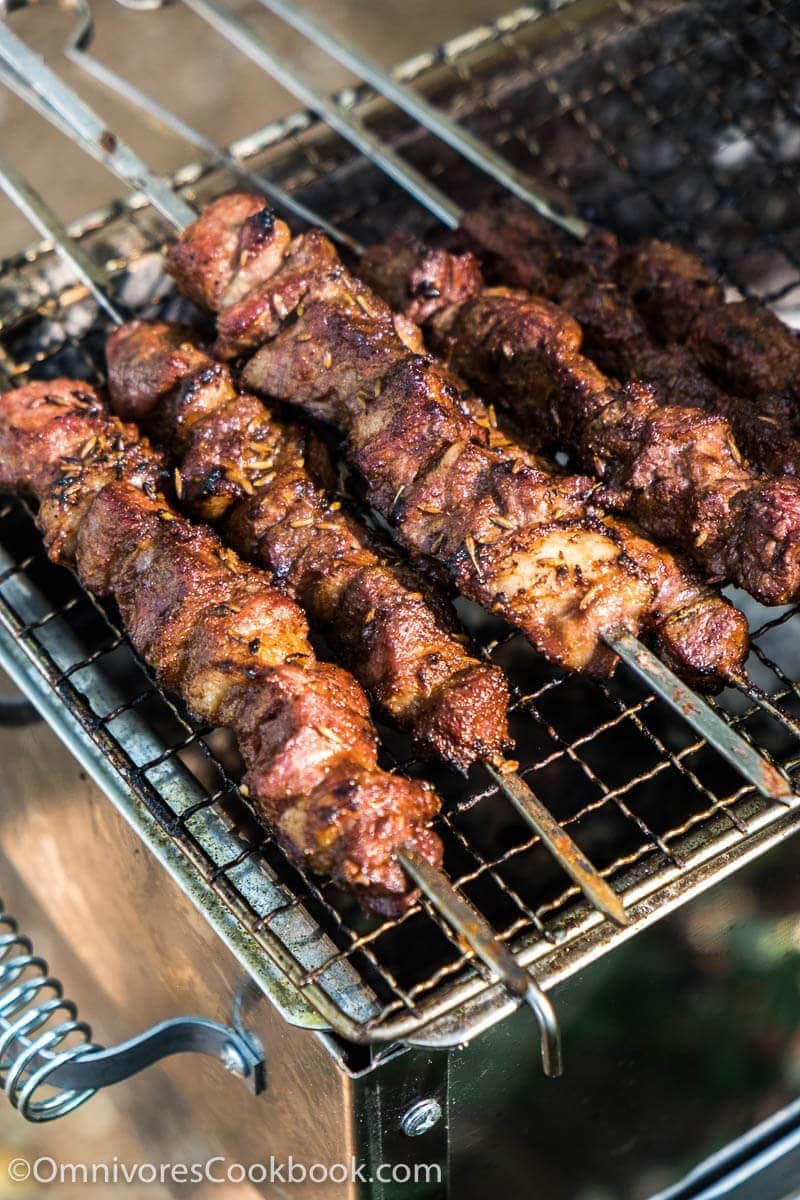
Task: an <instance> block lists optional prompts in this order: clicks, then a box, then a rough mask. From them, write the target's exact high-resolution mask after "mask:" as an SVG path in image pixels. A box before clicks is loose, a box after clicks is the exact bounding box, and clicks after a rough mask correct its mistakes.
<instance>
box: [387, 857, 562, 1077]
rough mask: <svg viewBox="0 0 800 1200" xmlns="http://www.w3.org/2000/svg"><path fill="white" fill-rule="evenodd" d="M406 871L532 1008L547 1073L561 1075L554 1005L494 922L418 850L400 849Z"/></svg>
mask: <svg viewBox="0 0 800 1200" xmlns="http://www.w3.org/2000/svg"><path fill="white" fill-rule="evenodd" d="M397 857H398V859H399V861H400V862H401V863H402V865H403V868H404V870H406V871H407V872H408V874H409V875H410V876H411V878H412V879H413V880H414V882H415V883H416V884H417V886H418V887H419V888H421V889H422V891H423V892H424V893H425V895H426V896H427V897H428V899H429V901H430V902H431V904H433V905H434V906H435V907H436V908H437V910H438V911H439V912H440V913H441V915H442V916H444V917H445V918H446V919H447V921H448V922H449V923H450V924H451V925H452V926H453V928H454V929H456V930H457V931H458V933H459V935H460V936H461V937H462V938H463V939H464V941H465V942H466V943H467V945H468V946H469V947H470V948H471V949H472V950H473V951H474V952H475V954H476V955H477V956H478V958H479V959H480V960H481V962H483V963H484V964H485V965H486V966H487V967H488V968H489V969H490V970H491V971H493V972H494V973H495V974H497V975H499V976H500V979H501V980H502V982H503V983H504V984H505V986H506V988H507V989H508V990H509V991H510V992H511V993H512V994H513V995H514V996H519V998H520V999H521V1000H524V1001H525V1002H526V1003H527V1004H529V1005H530V1007H531V1008H532V1009H533V1011H534V1013H535V1014H536V1019H537V1021H538V1022H539V1029H540V1031H541V1046H542V1068H543V1070H544V1073H545V1075H549V1076H551V1077H553V1076H557V1075H560V1074H561V1073H562V1071H563V1065H562V1061H561V1034H560V1031H559V1028H558V1019H557V1017H556V1014H555V1011H554V1009H553V1005H552V1004H551V1002H550V999H549V998H548V996H547V995H546V994H545V992H543V991H542V989H541V988H540V987H539V986H538V985H537V984H536V983H535V982H534V980H533V979H532V977H531V976H530V975H529V973H528V972H527V971H526V970H525V968H524V967H521V966H520V965H519V963H518V962H517V960H516V959H515V958H514V955H513V954H512V953H511V951H510V950H509V949H508V947H507V946H506V945H505V944H504V943H503V942H501V941H500V940H499V938H498V937H497V934H496V933H495V932H494V930H493V929H492V927H491V925H490V924H489V923H488V921H486V920H485V919H484V917H483V916H481V914H480V913H479V912H478V910H477V909H476V908H474V907H473V906H472V905H471V904H470V903H469V902H468V901H467V900H465V899H464V897H463V896H461V895H459V893H458V892H457V891H456V890H455V888H453V886H452V885H451V884H450V881H449V880H447V881H446V882H447V887H446V888H444V889H443V888H442V882H443V879H444V877H443V876H442V874H441V872H439V871H437V870H436V869H435V868H434V867H432V866H431V865H430V863H429V862H428V861H427V859H424V858H423V857H422V855H421V854H419V853H418V852H417V851H416V850H401V851H399V853H398V855H397Z"/></svg>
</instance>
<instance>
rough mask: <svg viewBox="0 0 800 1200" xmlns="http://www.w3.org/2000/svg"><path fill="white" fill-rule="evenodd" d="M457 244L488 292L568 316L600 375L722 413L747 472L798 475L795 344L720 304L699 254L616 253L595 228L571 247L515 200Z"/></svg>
mask: <svg viewBox="0 0 800 1200" xmlns="http://www.w3.org/2000/svg"><path fill="white" fill-rule="evenodd" d="M456 245H457V246H458V247H460V248H461V249H463V248H464V247H471V248H472V249H474V250H475V252H476V253H477V255H478V258H479V259H480V261H481V263H482V264H483V266H484V268H485V275H486V279H487V280H488V281H489V282H491V283H499V284H505V285H508V286H511V287H518V286H519V287H522V288H525V289H527V290H529V291H532V292H535V293H538V294H541V295H542V296H544V297H546V298H547V299H549V300H553V301H555V302H556V303H558V304H559V305H560V306H561V307H563V308H565V309H566V311H567V312H568V313H569V314H570V315H571V316H572V317H574V318H575V320H576V321H577V322H578V323H579V324H580V326H581V329H582V330H583V352H584V354H585V355H586V356H587V357H589V358H591V359H592V360H593V361H594V362H596V363H597V365H598V366H599V367H600V368H601V369H602V370H603V371H605V372H606V373H607V374H609V375H612V376H614V377H615V378H617V379H619V380H621V381H623V382H627V381H632V380H638V381H639V382H642V383H648V384H650V385H652V386H653V388H654V389H655V394H656V396H657V398H658V399H659V400H661V401H662V402H664V403H668V404H685V405H688V406H689V407H692V408H702V409H703V410H704V411H706V412H716V413H719V414H720V415H721V416H723V417H725V419H726V420H727V421H729V422H730V425H731V428H732V430H733V432H734V436H735V438H736V441H737V443H738V445H739V447H740V449H741V450H742V451H743V452H744V454H745V455H746V456H747V457H748V458H749V459H750V460H751V461H752V462H753V463H754V464H755V465H757V466H759V467H761V468H762V469H763V470H765V471H768V472H770V473H771V474H774V475H782V474H789V475H796V476H800V438H798V436H797V421H798V407H797V406H798V401H799V400H800V384H798V382H797V381H798V378H800V372H799V370H798V369H799V368H800V341H799V340H798V337H797V334H796V333H794V332H793V331H792V330H790V329H788V328H787V327H786V326H785V325H784V324H783V322H782V321H780V320H779V319H778V318H777V317H776V316H775V314H774V313H772V312H771V311H770V310H769V309H768V308H766V306H764V305H759V304H756V303H754V302H753V301H747V302H746V303H733V304H726V303H725V301H724V297H723V293H722V289H721V287H720V285H719V282H718V281H717V280H716V278H715V277H714V275H713V273H712V272H710V271H709V269H708V268H707V267H706V266H705V264H703V263H702V262H701V261H700V260H699V259H698V258H697V257H696V256H694V255H692V254H689V253H688V252H686V251H684V250H680V249H679V248H677V247H676V246H671V245H669V244H668V243H666V242H658V241H645V242H640V243H638V244H636V245H634V246H631V247H621V246H619V244H618V243H617V241H616V239H615V238H614V236H613V234H610V233H608V232H607V231H603V230H592V231H591V233H590V234H589V237H588V238H587V239H586V241H585V242H583V243H578V242H576V241H575V240H574V239H573V238H571V237H569V236H568V235H566V234H564V233H562V232H561V231H559V230H556V229H555V228H553V227H552V226H550V225H548V224H547V222H545V221H544V220H543V219H542V218H541V217H539V216H538V215H537V214H536V213H534V212H532V211H531V210H530V209H529V208H527V207H525V206H523V205H520V204H517V203H514V202H511V203H509V204H506V205H501V206H499V207H498V208H493V209H491V210H488V209H484V210H478V211H476V212H473V213H469V214H468V215H467V216H466V217H465V218H464V221H463V223H462V227H461V230H460V232H459V235H458V236H457V238H456ZM463 258H464V255H463V253H462V254H460V255H456V256H455V260H457V261H463Z"/></svg>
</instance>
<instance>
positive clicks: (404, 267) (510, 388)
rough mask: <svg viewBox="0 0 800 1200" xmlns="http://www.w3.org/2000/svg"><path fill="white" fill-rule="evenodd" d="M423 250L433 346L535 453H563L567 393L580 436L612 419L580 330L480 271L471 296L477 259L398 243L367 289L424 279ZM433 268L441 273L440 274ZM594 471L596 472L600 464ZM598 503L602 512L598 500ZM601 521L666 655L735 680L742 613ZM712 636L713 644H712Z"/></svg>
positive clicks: (683, 667)
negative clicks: (635, 570) (513, 418)
mask: <svg viewBox="0 0 800 1200" xmlns="http://www.w3.org/2000/svg"><path fill="white" fill-rule="evenodd" d="M415 249H416V253H417V257H418V259H419V261H420V262H421V263H423V264H424V271H425V274H426V277H427V279H428V280H429V282H430V283H431V285H432V287H431V291H436V293H437V295H438V301H437V307H436V308H434V305H433V302H432V301H431V300H428V301H427V306H428V312H429V319H428V321H427V323H426V325H427V328H428V329H429V331H430V333H431V336H432V337H433V340H434V343H435V344H436V345H437V347H438V348H439V349H440V350H442V351H443V352H444V353H445V355H447V356H448V357H449V359H450V360H451V361H452V363H453V365H454V366H455V367H457V369H459V370H460V371H461V372H462V373H463V374H465V375H466V377H467V378H469V379H470V381H471V382H473V383H474V384H475V385H476V386H477V387H478V388H479V389H480V390H481V391H483V392H484V393H485V394H486V395H487V396H489V397H490V398H493V399H495V400H497V402H498V404H500V405H503V406H505V407H511V408H513V409H515V410H516V411H517V413H518V414H520V415H521V416H522V418H523V420H522V421H521V423H520V424H521V428H523V429H524V430H525V433H526V435H527V438H528V439H529V441H530V442H531V443H532V444H534V445H538V446H543V445H553V444H558V441H559V439H560V436H561V431H562V428H563V424H562V422H563V421H565V420H566V419H567V418H566V416H565V414H564V413H563V411H562V408H561V406H560V405H559V401H558V397H557V395H556V393H557V392H558V390H559V389H562V388H563V387H566V386H572V387H573V392H574V397H573V398H574V407H575V409H576V413H575V414H573V415H572V419H571V420H570V422H569V429H570V433H571V434H572V433H574V431H575V422H576V420H579V419H580V418H579V416H578V415H577V414H578V413H580V412H581V411H585V413H586V414H587V415H588V417H589V418H591V417H592V415H593V414H594V412H595V407H597V408H598V409H599V410H600V411H601V412H602V411H603V401H604V399H606V397H607V396H610V392H609V389H608V386H607V384H606V382H605V381H604V380H603V377H602V376H601V375H600V373H599V372H598V371H597V370H596V369H595V368H594V367H592V365H591V364H590V363H587V362H586V360H585V359H581V358H580V357H579V356H578V354H577V352H578V349H579V348H580V344H581V330H580V328H579V326H578V325H577V323H576V322H575V321H574V320H572V319H571V318H570V317H568V316H567V315H566V314H565V313H564V312H563V310H561V309H559V308H558V307H557V306H555V305H553V304H549V303H547V302H546V301H542V302H536V303H532V302H531V301H530V298H529V297H528V294H527V293H525V292H523V291H521V290H518V291H513V290H510V289H490V290H487V289H484V287H483V284H482V282H481V280H480V274H479V273H478V274H477V276H476V273H475V269H474V267H471V268H470V269H469V272H468V277H469V279H470V281H471V284H470V287H471V292H470V294H467V289H466V288H465V286H464V280H465V278H466V277H467V275H466V274H465V273H462V272H460V264H463V262H464V260H465V259H466V258H468V257H469V256H468V255H465V254H462V255H459V256H457V265H456V266H454V267H453V268H452V269H450V268H448V267H447V265H446V262H445V261H444V260H445V258H446V252H444V251H441V250H440V251H437V253H436V255H435V257H433V258H432V256H431V255H430V254H429V252H428V251H427V248H426V247H424V246H423V245H421V244H420V243H418V242H416V241H415V239H411V238H401V237H400V236H399V235H395V236H394V237H393V238H391V239H390V240H389V243H387V244H386V245H384V246H378V247H372V248H370V250H368V251H367V253H366V255H365V256H364V260H363V262H362V266H363V269H364V272H365V275H366V277H367V279H368V281H370V282H374V283H375V284H376V285H378V286H379V287H381V288H383V287H388V286H389V280H390V277H391V276H392V273H393V272H394V271H396V272H397V274H398V275H399V274H400V273H401V272H405V273H406V276H408V274H409V272H411V275H412V278H417V277H418V274H419V272H418V271H416V270H414V269H413V263H414V261H415V260H414V251H415ZM473 261H474V260H473ZM434 263H436V264H437V265H438V267H439V268H440V270H439V274H434V272H433V269H432V267H433V264H434ZM454 280H455V287H454V286H453V281H454ZM413 291H414V288H413V286H409V285H404V284H403V281H402V280H396V281H395V282H394V283H393V285H392V294H393V295H394V296H395V298H396V299H400V298H401V297H402V296H403V295H405V297H406V301H407V303H409V304H413V303H414V300H413V295H412V293H413ZM579 369H580V372H581V373H580V374H579V373H578V370H579ZM570 372H571V373H570ZM471 411H472V415H473V416H476V417H477V418H479V416H480V404H477V407H476V401H475V399H474V398H473V399H472V400H471ZM494 436H495V439H496V437H497V435H496V434H495V435H494ZM503 448H504V449H505V451H506V453H511V454H517V455H518V454H519V453H520V450H519V447H515V446H514V444H513V442H512V441H511V439H510V438H509V437H507V436H506V437H505V440H504V446H503ZM590 464H591V465H592V466H596V464H595V462H594V459H593V458H592V459H590ZM590 504H591V505H593V506H596V505H597V495H596V494H595V495H594V496H593V497H592V498H591V500H590ZM598 511H600V510H599V509H598ZM601 515H602V518H603V520H604V521H605V522H606V524H609V523H611V524H612V525H613V527H614V529H615V531H616V533H617V535H618V537H619V538H620V539H621V540H622V542H623V544H624V546H625V552H626V554H627V555H628V556H629V557H630V558H631V560H632V561H633V562H635V563H636V564H637V566H638V567H639V568H640V569H641V570H642V571H643V572H644V573H645V574H646V575H647V576H648V577H649V578H650V579H651V580H653V582H654V585H655V590H654V597H653V604H652V607H651V610H650V613H649V620H648V625H649V632H650V635H651V637H652V638H653V639H654V640H655V642H656V644H657V645H658V648H659V651H660V653H661V654H662V655H663V656H665V657H666V658H667V659H668V660H669V661H670V663H671V664H672V665H673V667H674V668H675V669H677V670H678V671H679V672H680V673H681V674H683V675H684V676H685V677H688V678H690V679H692V680H693V681H695V682H701V681H703V680H705V681H706V683H708V684H712V685H713V684H714V683H715V682H716V681H718V680H719V679H720V677H722V678H724V677H725V676H728V675H730V674H732V673H736V671H738V670H739V669H740V668H741V665H742V662H743V660H744V657H745V656H746V654H747V644H748V639H747V626H746V622H745V620H744V617H743V616H742V614H741V613H739V612H738V611H737V610H736V609H735V608H734V607H733V606H732V605H730V604H728V603H727V602H726V601H725V600H723V599H722V597H721V596H719V595H718V594H717V593H716V592H714V591H712V590H711V589H710V588H708V587H707V586H706V585H705V584H704V583H703V582H702V581H701V580H700V579H699V578H698V577H697V575H696V574H695V573H694V572H693V571H692V570H691V569H690V568H689V566H688V564H687V563H686V562H683V561H681V560H680V559H678V558H676V556H675V555H674V554H672V553H671V552H670V551H669V550H667V549H665V548H664V547H661V546H656V545H655V544H654V543H653V542H651V541H649V540H648V539H647V538H645V537H644V536H643V535H642V534H641V533H640V532H639V531H638V530H636V529H635V527H633V526H631V525H630V524H627V523H625V522H622V521H619V520H612V519H611V518H609V515H608V513H607V512H601ZM662 523H663V520H662ZM711 632H713V634H714V639H713V641H710V642H709V641H708V638H707V635H708V634H709V633H711Z"/></svg>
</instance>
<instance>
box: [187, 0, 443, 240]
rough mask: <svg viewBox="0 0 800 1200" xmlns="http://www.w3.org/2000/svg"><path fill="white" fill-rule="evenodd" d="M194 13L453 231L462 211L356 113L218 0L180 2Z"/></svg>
mask: <svg viewBox="0 0 800 1200" xmlns="http://www.w3.org/2000/svg"><path fill="white" fill-rule="evenodd" d="M184 3H185V4H186V5H187V7H188V8H190V9H191V10H192V12H194V13H196V14H197V16H198V17H201V18H202V19H203V20H204V21H206V22H207V23H208V24H209V25H210V26H211V27H212V29H216V31H217V33H219V34H220V35H221V36H222V37H224V38H225V39H226V41H229V42H230V43H231V45H233V46H235V47H236V48H237V50H240V51H241V53H242V54H245V55H246V56H247V57H248V58H249V59H250V61H251V62H253V63H255V65H256V66H257V67H259V68H260V70H262V71H264V73H265V74H267V75H269V76H270V77H271V78H272V79H275V80H277V82H278V83H279V84H280V85H281V87H283V88H285V89H286V91H287V92H289V93H290V94H291V95H293V96H295V97H296V98H297V99H298V100H299V101H300V103H301V104H304V105H305V106H306V107H307V108H309V109H311V110H312V111H313V112H315V113H317V114H318V115H319V116H321V117H322V118H323V120H324V121H325V122H326V124H328V125H329V126H330V127H331V129H334V130H335V131H336V132H337V133H338V134H340V136H341V137H343V138H344V139H345V140H346V141H348V142H350V143H351V145H353V146H355V147H356V149H357V150H360V151H361V153H362V154H363V155H364V156H365V157H366V158H368V159H369V160H370V162H374V163H375V164H376V165H377V166H379V167H380V168H381V170H382V171H384V172H385V174H386V175H388V176H389V178H390V179H393V180H394V181H395V183H398V184H399V185H400V186H401V187H402V188H404V189H405V191H407V192H408V193H409V195H411V196H413V198H414V199H415V200H417V201H418V202H419V203H420V204H422V205H423V206H424V207H425V208H427V209H428V210H429V212H431V213H433V215H434V216H435V217H437V218H438V219H439V220H440V221H442V222H443V223H444V224H445V225H447V226H449V227H450V228H451V229H455V228H456V227H457V225H458V223H459V221H460V219H461V209H460V208H459V206H458V205H457V204H454V203H453V201H452V200H450V198H449V197H448V196H445V194H444V192H441V191H440V190H439V188H437V187H436V186H435V185H434V184H432V183H431V182H430V181H429V180H428V179H426V178H425V176H424V175H422V174H421V173H420V172H419V171H417V170H416V168H415V167H412V166H411V164H410V163H408V162H406V160H405V159H404V158H401V156H400V155H399V154H396V153H395V151H394V150H392V149H391V148H390V147H389V146H387V145H386V143H385V142H383V141H382V139H381V138H380V137H378V136H377V135H376V134H374V133H372V131H371V130H369V129H367V127H366V125H365V124H364V123H363V121H361V120H360V119H359V118H358V117H357V116H356V115H355V113H352V112H350V111H348V110H347V109H344V108H342V106H341V105H339V104H336V103H335V101H333V100H331V99H329V98H328V97H327V96H325V95H323V93H322V92H319V91H317V89H316V88H315V87H313V86H312V84H310V83H309V82H308V81H307V80H305V79H301V78H300V76H299V75H297V74H296V72H295V71H293V70H292V69H291V68H290V67H289V66H287V64H286V63H285V62H284V61H283V60H282V59H281V58H280V57H279V56H278V55H277V54H276V53H275V52H274V51H273V50H271V49H270V48H269V46H267V44H266V42H265V41H264V40H263V38H260V37H257V36H256V34H255V33H253V32H252V30H250V29H248V27H247V26H246V25H245V24H244V23H243V22H242V21H240V20H239V19H238V18H237V17H235V16H234V15H233V13H231V12H228V10H227V9H226V8H225V7H224V6H223V5H221V4H217V3H216V0H184Z"/></svg>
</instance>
